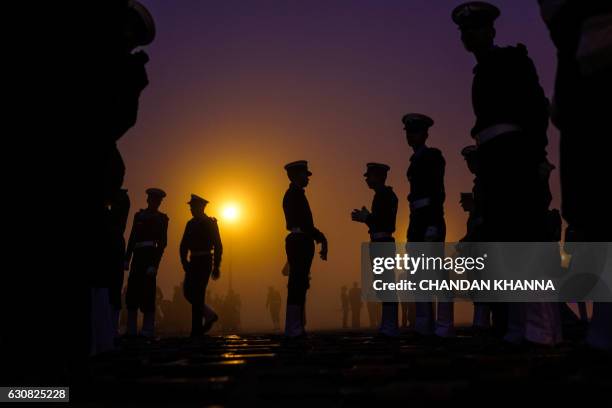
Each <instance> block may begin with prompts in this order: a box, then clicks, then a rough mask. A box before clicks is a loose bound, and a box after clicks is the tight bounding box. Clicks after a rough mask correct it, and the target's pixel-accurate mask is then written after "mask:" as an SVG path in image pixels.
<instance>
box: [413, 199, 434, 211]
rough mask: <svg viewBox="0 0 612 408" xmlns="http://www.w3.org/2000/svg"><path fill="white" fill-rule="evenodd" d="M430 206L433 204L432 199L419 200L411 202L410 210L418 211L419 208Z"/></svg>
mask: <svg viewBox="0 0 612 408" xmlns="http://www.w3.org/2000/svg"><path fill="white" fill-rule="evenodd" d="M429 204H431V198H429V197H425V198H421V199H419V200H414V201H411V202H410V209H411V210H418V209H419V208H423V207H427V206H428V205H429Z"/></svg>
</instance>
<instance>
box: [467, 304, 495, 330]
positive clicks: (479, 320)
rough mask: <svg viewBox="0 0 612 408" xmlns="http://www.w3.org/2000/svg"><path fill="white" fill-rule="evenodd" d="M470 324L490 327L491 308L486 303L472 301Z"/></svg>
mask: <svg viewBox="0 0 612 408" xmlns="http://www.w3.org/2000/svg"><path fill="white" fill-rule="evenodd" d="M472 325H473V327H475V328H478V329H489V328H490V327H491V308H490V307H489V305H487V304H486V303H482V302H475V303H474V316H473V319H472Z"/></svg>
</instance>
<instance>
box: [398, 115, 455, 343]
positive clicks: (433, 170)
mask: <svg viewBox="0 0 612 408" xmlns="http://www.w3.org/2000/svg"><path fill="white" fill-rule="evenodd" d="M402 123H403V124H404V130H405V132H406V140H407V142H408V145H409V146H410V147H411V148H412V150H413V151H414V154H413V155H412V157H410V166H409V167H408V171H407V173H406V176H407V177H408V182H409V183H410V194H409V195H408V202H409V204H410V223H409V226H408V237H407V238H408V242H444V240H445V238H446V223H445V221H444V199H445V196H446V195H445V192H444V169H445V167H446V162H445V160H444V157H443V156H442V152H440V150H438V149H436V148H433V147H428V146H427V145H426V144H425V142H426V141H427V138H428V137H429V128H430V127H431V126H433V124H434V121H433V119H431V118H430V117H429V116H427V115H423V114H420V113H409V114H407V115H404V117H403V118H402ZM440 250H441V251H443V250H444V247H443V245H442V244H441V247H440ZM415 320H416V321H415V330H416V332H417V333H419V334H422V335H425V336H429V335H432V334H436V335H438V336H440V337H449V336H452V335H454V325H453V320H454V309H453V304H452V303H447V302H439V303H438V313H437V321H436V322H434V307H433V303H432V302H417V304H416V319H415Z"/></svg>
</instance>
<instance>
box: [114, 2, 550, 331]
mask: <svg viewBox="0 0 612 408" xmlns="http://www.w3.org/2000/svg"><path fill="white" fill-rule="evenodd" d="M141 1H142V2H143V3H144V4H146V5H147V6H148V7H149V8H150V10H151V12H152V13H153V15H154V16H155V19H156V23H157V30H158V33H157V38H156V41H155V43H154V44H152V45H151V46H149V47H147V52H148V53H149V55H150V57H151V61H150V62H149V64H148V72H149V77H150V85H149V87H148V88H147V89H146V90H145V91H144V93H143V94H142V98H141V108H140V114H139V119H138V123H137V125H136V126H135V127H134V129H132V130H131V131H130V132H129V133H128V134H127V135H126V136H125V137H124V138H123V139H122V141H121V142H120V148H121V151H122V153H123V157H124V160H125V162H126V165H127V175H126V187H127V188H128V189H129V193H130V196H131V199H132V213H134V212H135V211H136V210H137V209H139V208H142V207H143V206H144V205H145V204H144V201H145V195H144V190H145V188H147V187H151V186H156V187H161V188H163V189H165V190H166V191H167V192H168V197H167V199H166V201H165V202H164V204H163V207H162V211H165V212H167V213H168V215H169V216H170V228H169V246H168V249H167V251H166V254H165V256H164V260H163V261H162V265H161V270H160V275H159V281H160V284H161V287H162V289H163V290H164V294H165V295H166V296H167V297H168V296H170V295H171V293H172V287H173V286H174V285H176V284H178V283H179V282H180V280H181V279H182V275H183V272H182V270H181V268H180V263H179V262H178V243H179V240H180V237H181V234H182V232H183V229H184V226H185V222H186V221H187V220H188V218H189V216H190V215H189V210H188V206H187V205H186V204H185V202H186V201H187V200H188V198H189V194H190V193H192V192H193V193H197V194H199V195H202V196H203V197H205V198H207V199H208V200H210V202H211V204H210V205H209V207H208V209H207V213H209V214H210V215H212V216H217V217H220V213H221V210H222V208H223V206H224V205H225V204H227V203H229V202H234V203H236V204H237V205H239V207H240V210H241V214H240V218H239V219H238V220H237V222H236V223H234V224H230V223H228V222H226V221H225V220H223V219H222V218H220V220H219V223H220V227H221V233H222V238H223V240H224V243H225V249H226V254H225V259H224V262H223V265H222V274H224V276H223V277H222V278H221V280H220V281H218V282H216V283H214V284H213V285H212V289H213V290H214V291H217V292H222V293H224V292H225V291H226V290H227V287H228V283H229V279H228V275H229V274H228V272H229V269H230V263H231V269H232V274H233V277H234V279H233V283H234V287H235V288H236V289H237V291H238V292H239V293H240V294H241V295H242V297H243V319H242V320H243V325H244V326H245V327H246V328H266V327H270V326H271V324H270V323H269V320H268V318H267V314H266V313H265V308H264V301H265V293H266V290H267V286H269V285H274V286H276V287H277V288H281V289H282V291H283V293H285V285H286V279H285V278H283V277H282V276H281V273H280V271H281V268H282V266H283V265H284V262H285V255H284V237H285V235H286V232H285V230H284V218H283V213H282V207H281V200H282V196H283V194H284V192H285V190H286V188H287V185H288V181H287V179H286V176H285V172H284V170H283V165H284V164H285V163H286V162H288V161H293V160H297V159H307V160H309V162H310V166H311V170H312V172H313V173H314V175H313V177H312V179H311V184H310V186H309V187H308V189H307V196H308V198H309V200H310V204H311V208H312V210H313V213H314V217H315V223H316V224H317V226H318V227H319V228H320V229H321V230H322V231H323V232H324V233H326V235H327V237H328V239H329V245H330V254H329V261H328V262H326V263H324V262H322V261H320V260H319V259H318V258H317V259H315V262H314V264H313V270H312V285H311V290H310V291H309V294H308V311H309V315H310V318H309V324H310V325H311V326H315V327H331V326H333V325H338V324H339V321H340V312H339V309H340V300H339V290H340V286H341V285H343V284H346V285H349V284H351V283H352V282H353V281H354V280H359V248H360V243H361V242H362V241H365V240H367V239H368V236H367V228H366V227H365V226H364V225H363V224H356V223H353V222H351V220H350V212H351V210H352V209H353V208H358V207H361V206H362V205H367V206H368V207H369V205H370V203H371V199H372V192H371V191H370V190H368V189H367V187H366V185H365V183H364V181H363V177H362V173H363V171H364V168H365V163H366V162H368V161H381V162H385V163H388V164H389V165H390V166H391V172H390V176H389V180H388V181H389V184H390V185H392V186H393V187H394V189H395V191H396V193H397V195H398V197H399V198H400V207H399V212H398V225H397V232H396V238H397V239H398V240H405V236H406V228H407V219H408V206H407V202H406V195H407V193H408V183H407V180H406V176H405V173H406V169H407V166H408V160H409V157H410V155H411V153H412V152H411V151H410V149H409V148H408V146H407V145H406V143H405V139H404V134H403V130H402V124H401V121H400V119H401V117H402V115H403V114H404V113H407V112H410V111H417V112H422V113H426V114H428V115H430V116H432V117H433V118H434V119H435V121H436V124H435V125H434V127H433V128H432V129H431V132H430V139H429V142H428V144H429V145H430V146H435V147H438V148H440V149H441V150H442V152H443V154H444V155H445V157H446V161H447V168H446V190H447V201H446V219H447V225H448V235H447V241H456V240H457V239H459V238H461V237H462V236H463V234H464V232H465V218H466V217H465V215H464V214H463V212H462V211H461V208H460V206H459V204H458V200H459V193H460V192H461V191H470V190H471V177H470V175H469V174H468V171H467V169H466V167H465V164H464V161H463V159H462V157H461V155H460V153H459V151H460V150H461V148H462V147H463V146H465V145H468V144H471V143H472V140H471V138H470V136H469V130H470V128H471V126H472V124H473V119H474V118H473V114H472V109H471V101H470V87H471V81H472V68H473V66H474V64H475V63H474V60H473V57H472V56H471V55H469V54H467V53H466V52H465V51H464V50H463V47H462V45H461V43H460V39H459V32H458V30H457V28H456V26H455V25H454V24H453V23H452V21H451V19H450V12H451V10H452V9H453V7H454V6H456V5H457V4H459V3H460V2H458V1H448V0H435V1H432V0H403V1H399V0H385V1H374V0H368V1H365V0H352V1H348V0H338V1H330V0H308V1H272V0H266V1H263V0H262V1H255V0H253V1H233V0H224V1H203V0H200V1H198V0H176V1H167V0H165V1H164V0H141ZM494 3H495V4H497V5H498V6H499V7H500V8H501V10H502V16H501V17H500V19H499V20H498V24H497V32H498V37H497V38H498V43H499V44H500V45H506V44H516V43H517V42H522V43H525V44H526V45H527V46H528V48H529V52H530V55H531V57H532V58H533V60H534V61H535V64H536V66H537V68H538V70H539V73H540V78H541V82H542V84H543V86H544V88H545V90H546V92H547V94H548V95H549V96H550V95H551V90H552V83H553V79H554V66H555V54H554V49H553V47H552V44H551V43H550V41H549V38H548V33H547V31H546V29H545V27H544V25H543V23H542V22H541V20H540V17H539V14H538V8H537V2H536V1H534V0H506V1H495V2H494ZM549 136H550V146H549V156H550V160H551V161H552V162H553V163H555V164H557V161H558V154H557V144H558V136H557V134H556V132H555V131H553V130H551V131H549ZM517 160H520V157H517ZM552 183H553V184H552V187H553V194H554V196H555V201H554V202H553V205H555V206H557V205H558V197H559V189H558V171H555V172H554V173H553V180H552ZM283 301H284V295H283ZM364 312H365V310H364ZM363 321H364V322H365V317H364V319H363Z"/></svg>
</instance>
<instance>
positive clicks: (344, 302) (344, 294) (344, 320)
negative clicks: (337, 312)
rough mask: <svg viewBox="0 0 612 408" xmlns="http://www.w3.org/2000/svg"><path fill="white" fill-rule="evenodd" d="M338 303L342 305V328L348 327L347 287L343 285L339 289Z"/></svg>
mask: <svg viewBox="0 0 612 408" xmlns="http://www.w3.org/2000/svg"><path fill="white" fill-rule="evenodd" d="M340 305H341V306H342V328H343V329H346V328H348V314H349V296H348V288H347V287H346V286H343V287H342V288H341V289H340Z"/></svg>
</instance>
